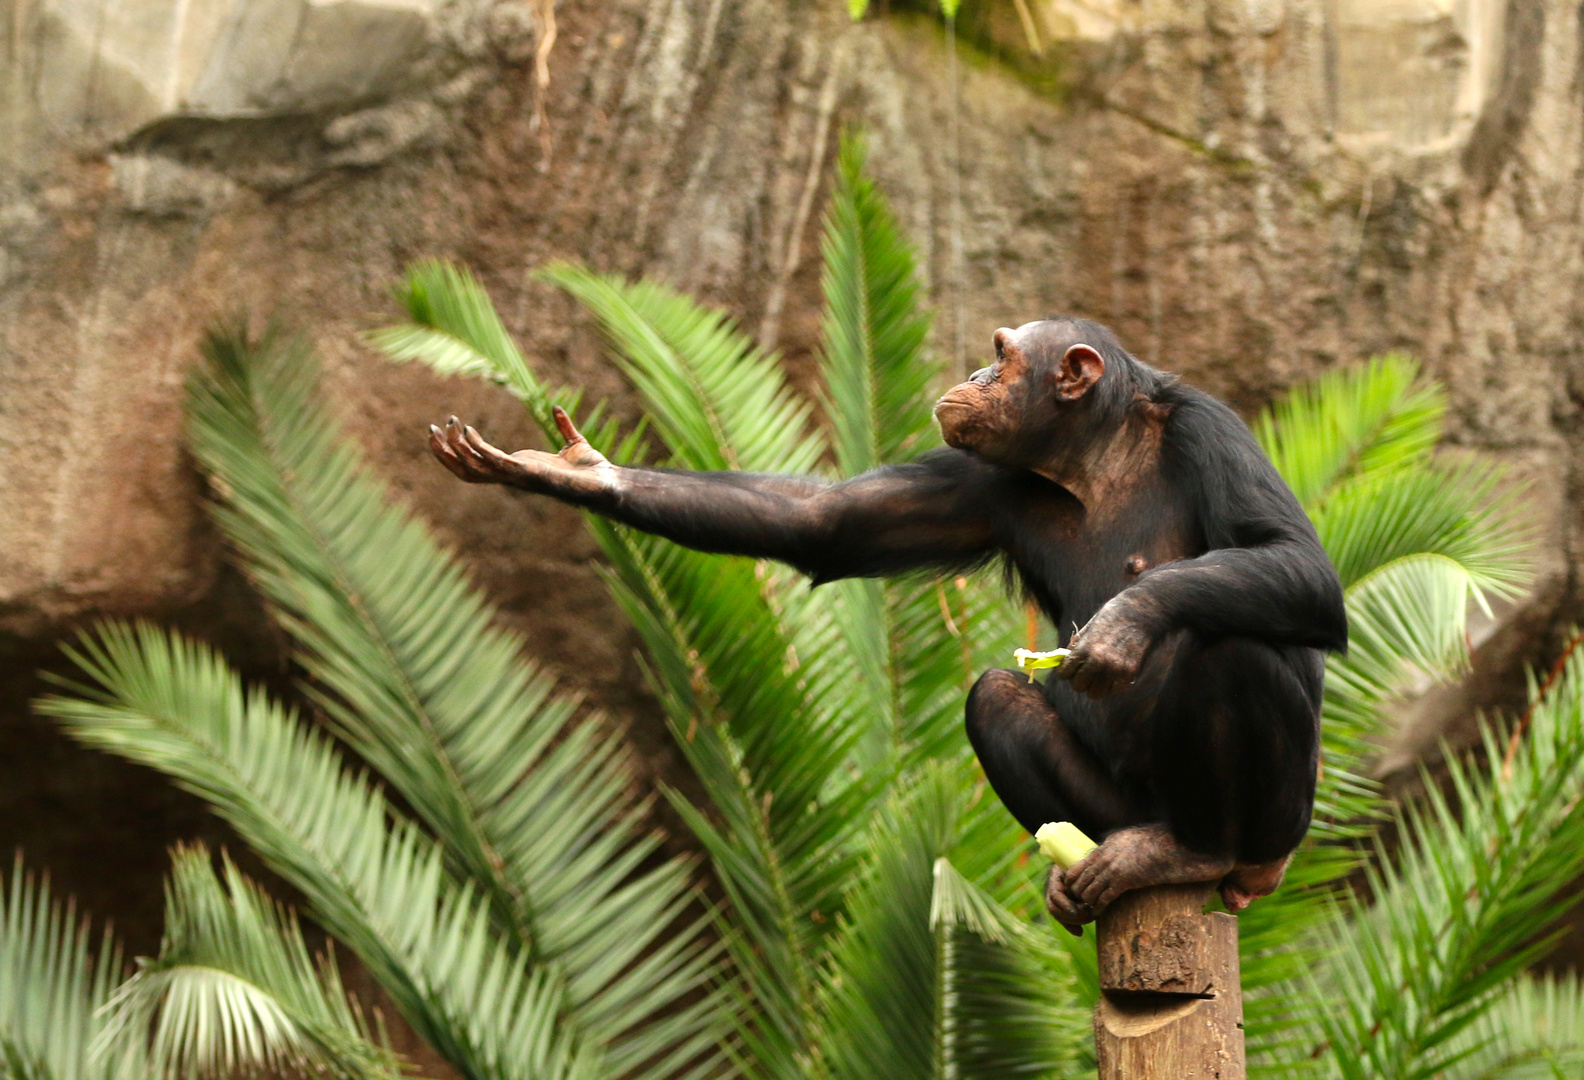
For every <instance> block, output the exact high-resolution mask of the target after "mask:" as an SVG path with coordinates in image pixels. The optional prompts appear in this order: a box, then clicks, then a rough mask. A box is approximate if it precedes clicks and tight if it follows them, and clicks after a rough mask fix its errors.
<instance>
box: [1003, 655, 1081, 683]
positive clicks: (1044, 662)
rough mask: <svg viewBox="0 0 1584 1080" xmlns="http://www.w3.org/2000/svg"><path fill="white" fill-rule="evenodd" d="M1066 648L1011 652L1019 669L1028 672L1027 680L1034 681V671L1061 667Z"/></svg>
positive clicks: (1065, 657) (1065, 656)
mask: <svg viewBox="0 0 1584 1080" xmlns="http://www.w3.org/2000/svg"><path fill="white" fill-rule="evenodd" d="M1068 652H1069V650H1067V649H1052V650H1051V651H1050V652H1035V651H1034V650H1032V649H1019V650H1017V651H1016V652H1014V653H1013V654H1012V656H1013V657H1014V658H1015V659H1016V660H1017V666H1018V668H1019V670H1022V671H1026V672H1028V673H1029V682H1033V681H1034V673H1035V672H1036V671H1040V670H1042V669H1044V668H1058V667H1061V664H1062V661H1063V660H1065V659H1067V653H1068Z"/></svg>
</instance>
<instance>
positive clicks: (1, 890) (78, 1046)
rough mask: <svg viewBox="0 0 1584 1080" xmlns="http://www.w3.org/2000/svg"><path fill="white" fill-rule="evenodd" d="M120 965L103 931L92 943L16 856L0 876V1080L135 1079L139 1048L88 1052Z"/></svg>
mask: <svg viewBox="0 0 1584 1080" xmlns="http://www.w3.org/2000/svg"><path fill="white" fill-rule="evenodd" d="M96 946H97V947H96ZM122 967H123V966H122V961H121V949H120V946H119V945H118V944H117V943H116V941H115V939H114V938H113V937H111V935H110V932H109V931H108V930H106V931H105V932H104V933H103V935H102V936H101V937H100V938H99V940H98V941H97V942H95V941H94V935H93V934H92V932H91V931H90V928H89V925H88V920H87V919H81V918H78V916H77V914H76V911H75V909H74V907H73V905H72V904H71V903H70V902H67V903H65V904H62V903H60V902H59V901H57V900H56V899H55V898H54V897H52V896H51V895H50V887H49V882H48V881H47V880H39V879H36V878H34V877H33V876H32V875H31V874H29V873H27V872H25V871H24V869H23V866H22V857H21V855H20V854H19V855H18V856H17V858H16V861H15V863H14V864H13V865H12V868H11V876H10V878H9V880H6V879H0V1080H142V1078H143V1077H145V1076H146V1075H147V1067H148V1066H147V1062H146V1061H145V1060H144V1057H143V1054H142V1053H141V1050H140V1048H139V1047H136V1046H130V1047H126V1048H123V1049H121V1050H119V1051H118V1052H116V1053H113V1054H104V1055H100V1056H98V1057H95V1056H92V1055H90V1053H89V1047H90V1046H91V1045H92V1044H93V1042H94V1040H95V1039H96V1038H97V1037H98V1035H99V1033H100V1032H101V1031H102V1030H103V1027H104V1021H103V1019H102V1017H101V1016H100V1009H102V1008H103V1007H104V1004H105V1002H107V1001H108V1000H109V999H110V995H111V994H112V993H113V992H114V990H115V988H116V984H117V983H118V982H119V981H120V979H121V977H122V974H123V971H122Z"/></svg>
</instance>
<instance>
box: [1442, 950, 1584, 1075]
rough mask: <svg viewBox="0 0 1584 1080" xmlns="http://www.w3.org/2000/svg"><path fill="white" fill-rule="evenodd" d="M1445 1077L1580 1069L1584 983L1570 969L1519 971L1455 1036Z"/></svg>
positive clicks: (1583, 1046) (1559, 1072) (1562, 1072)
mask: <svg viewBox="0 0 1584 1080" xmlns="http://www.w3.org/2000/svg"><path fill="white" fill-rule="evenodd" d="M1458 1043H1459V1049H1460V1050H1467V1051H1468V1054H1467V1056H1466V1057H1465V1058H1464V1059H1463V1060H1462V1061H1460V1062H1459V1063H1458V1064H1457V1065H1456V1066H1455V1067H1453V1068H1452V1069H1450V1070H1449V1071H1448V1072H1447V1074H1446V1076H1447V1080H1488V1078H1494V1077H1501V1078H1502V1080H1564V1078H1566V1077H1573V1076H1578V1075H1580V1074H1581V1073H1584V986H1581V985H1580V982H1579V976H1578V975H1577V974H1576V973H1568V974H1560V975H1559V974H1550V975H1538V976H1533V975H1524V976H1521V977H1519V978H1518V979H1515V980H1514V981H1513V983H1512V984H1511V985H1510V986H1508V987H1506V988H1505V989H1504V990H1503V991H1502V993H1501V995H1500V997H1499V998H1498V999H1497V1000H1496V1001H1494V1002H1493V1003H1492V1004H1491V1007H1490V1008H1489V1009H1488V1010H1486V1011H1485V1012H1484V1013H1482V1014H1481V1016H1480V1017H1479V1019H1477V1020H1476V1021H1475V1022H1474V1023H1473V1024H1471V1025H1469V1028H1468V1030H1467V1031H1466V1032H1464V1033H1462V1034H1460V1035H1459V1036H1458Z"/></svg>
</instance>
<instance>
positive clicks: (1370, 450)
mask: <svg viewBox="0 0 1584 1080" xmlns="http://www.w3.org/2000/svg"><path fill="white" fill-rule="evenodd" d="M1418 374H1419V366H1418V364H1416V363H1415V362H1414V361H1413V360H1411V359H1409V358H1408V357H1406V356H1400V355H1397V354H1390V355H1386V356H1378V357H1375V358H1373V359H1371V360H1370V361H1369V362H1368V363H1366V364H1364V365H1362V366H1359V367H1350V368H1344V369H1341V370H1338V371H1332V372H1328V373H1327V374H1325V375H1322V376H1321V377H1320V378H1318V379H1316V380H1314V381H1313V382H1311V383H1308V384H1306V385H1305V386H1302V387H1300V388H1298V389H1296V390H1294V391H1293V392H1292V393H1290V394H1288V395H1287V397H1285V398H1284V399H1282V400H1281V401H1279V402H1277V403H1276V405H1274V406H1273V407H1271V408H1270V409H1267V410H1265V411H1264V412H1262V413H1260V415H1259V417H1258V419H1256V420H1255V422H1254V424H1253V428H1254V433H1255V435H1256V436H1257V437H1258V439H1259V441H1260V445H1261V446H1263V447H1264V449H1265V453H1266V454H1267V455H1269V457H1270V459H1271V461H1272V462H1273V463H1274V464H1275V465H1276V470H1277V471H1278V472H1279V473H1281V475H1282V479H1284V480H1286V481H1287V485H1288V486H1289V487H1290V488H1292V490H1293V494H1294V495H1296V496H1298V501H1299V502H1301V503H1303V504H1304V505H1305V506H1306V507H1311V508H1312V506H1313V504H1315V503H1318V502H1319V501H1321V500H1322V499H1324V497H1325V496H1326V495H1327V494H1328V492H1329V491H1330V490H1331V488H1332V486H1333V485H1334V484H1336V483H1337V482H1338V481H1339V480H1342V479H1344V478H1346V477H1364V476H1375V475H1380V474H1383V473H1387V472H1390V471H1391V470H1393V469H1396V468H1400V467H1402V466H1404V465H1409V464H1413V463H1416V462H1422V461H1423V460H1424V459H1425V458H1426V457H1427V456H1428V455H1429V453H1430V451H1431V450H1432V449H1433V448H1434V447H1435V444H1436V442H1437V441H1438V440H1439V439H1440V437H1441V423H1442V419H1443V417H1444V415H1445V413H1446V395H1445V394H1444V392H1443V391H1442V390H1441V389H1440V388H1439V387H1438V386H1435V385H1424V386H1416V385H1415V380H1416V379H1417V377H1418Z"/></svg>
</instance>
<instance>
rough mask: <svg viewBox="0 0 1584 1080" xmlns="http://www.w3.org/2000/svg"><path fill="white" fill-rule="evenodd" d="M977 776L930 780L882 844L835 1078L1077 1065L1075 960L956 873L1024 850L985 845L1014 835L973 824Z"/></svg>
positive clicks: (1048, 1070) (848, 941)
mask: <svg viewBox="0 0 1584 1080" xmlns="http://www.w3.org/2000/svg"><path fill="white" fill-rule="evenodd" d="M969 775H970V774H969V772H968V770H967V769H966V768H964V767H963V766H962V765H961V764H960V763H959V764H956V765H946V764H941V765H933V766H927V767H925V768H924V770H923V771H922V773H921V774H920V776H919V777H918V778H917V780H916V782H915V783H914V784H913V785H912V786H911V787H910V788H908V789H904V791H903V792H901V793H899V794H898V795H897V797H896V798H895V800H894V801H893V803H892V805H891V806H890V807H889V808H888V810H887V812H886V813H885V814H884V815H882V817H881V818H880V819H879V820H878V821H877V823H876V825H875V827H874V829H873V830H872V831H871V834H870V858H869V863H868V866H867V869H866V871H865V873H864V875H863V877H862V879H861V884H860V886H859V887H858V889H857V890H856V894H855V896H854V898H853V899H852V901H851V904H850V906H849V913H850V914H849V919H850V921H849V922H848V923H847V924H845V925H844V926H843V929H842V935H841V937H840V939H839V940H838V941H837V942H836V943H835V945H834V949H833V953H832V973H831V979H830V982H829V984H828V989H827V995H828V997H827V1004H826V1007H825V1010H824V1012H825V1022H826V1025H827V1028H826V1031H825V1032H824V1034H823V1036H822V1038H821V1045H822V1047H823V1048H824V1051H825V1054H826V1061H827V1064H828V1068H829V1070H830V1074H831V1075H832V1076H833V1077H836V1078H840V1080H845V1078H857V1077H898V1078H913V1077H919V1076H963V1077H975V1078H983V1080H990V1078H992V1077H1008V1076H1047V1075H1053V1074H1055V1073H1056V1072H1057V1070H1058V1069H1060V1068H1061V1067H1062V1066H1063V1065H1064V1064H1068V1065H1070V1064H1071V1062H1072V1060H1073V1058H1074V1057H1075V1056H1076V1054H1077V1051H1078V1044H1079V1042H1080V1039H1081V1035H1082V1033H1083V1032H1085V1030H1086V1029H1087V1027H1088V1018H1087V1015H1086V1013H1085V1011H1084V1010H1081V1009H1076V1008H1073V1007H1072V1004H1071V1003H1072V987H1071V979H1070V975H1069V973H1068V969H1067V964H1066V960H1065V957H1063V956H1061V955H1060V954H1059V953H1057V952H1056V950H1055V949H1054V948H1053V947H1051V946H1050V944H1049V938H1048V936H1041V934H1042V931H1037V930H1034V929H1032V928H1030V927H1029V926H1028V925H1027V924H1026V923H1025V922H1023V921H1022V920H1021V919H1019V918H1017V917H1016V916H1015V915H1013V914H1012V913H1011V912H1009V911H1007V910H1006V909H1005V908H1004V907H1003V906H1002V905H1001V904H1000V903H999V902H998V901H997V900H996V899H995V898H994V897H993V896H992V895H991V894H990V893H988V892H987V891H985V890H984V889H983V888H981V887H979V886H978V885H975V884H974V883H973V881H971V880H970V878H969V877H968V876H967V875H965V874H964V873H963V872H962V871H961V870H960V869H959V867H958V865H957V863H955V862H954V861H953V856H956V857H957V858H958V859H959V860H960V859H961V858H962V857H964V856H966V857H967V859H968V861H969V862H970V863H975V862H978V863H982V862H983V860H984V859H985V854H986V852H987V851H989V850H997V851H998V853H1005V854H1010V853H1011V850H1012V849H1013V847H1014V845H1010V844H1007V843H1006V837H1005V835H1001V836H998V837H995V838H994V839H993V840H992V838H991V835H990V834H987V833H984V832H983V831H982V830H983V829H985V828H988V829H989V830H990V831H991V833H996V832H1001V833H1004V824H1003V822H1002V821H1001V816H1000V815H995V816H989V815H986V816H978V815H974V814H971V813H969V811H968V804H969V801H970V799H971V794H970V792H971V789H970V788H969V787H968V785H967V784H965V783H964V781H965V779H966V778H967V777H968V776H969ZM987 840H989V841H991V842H990V843H987V842H986V841H987ZM996 841H999V843H997V842H996ZM980 870H981V872H982V871H983V867H982V866H981V867H980Z"/></svg>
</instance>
